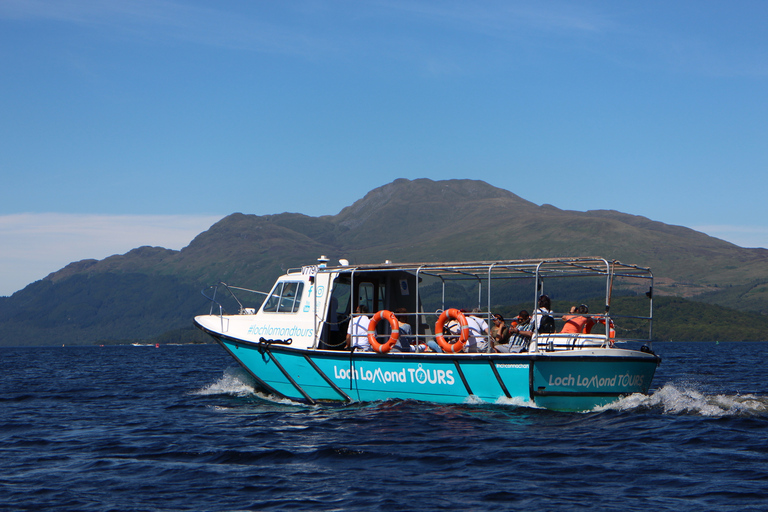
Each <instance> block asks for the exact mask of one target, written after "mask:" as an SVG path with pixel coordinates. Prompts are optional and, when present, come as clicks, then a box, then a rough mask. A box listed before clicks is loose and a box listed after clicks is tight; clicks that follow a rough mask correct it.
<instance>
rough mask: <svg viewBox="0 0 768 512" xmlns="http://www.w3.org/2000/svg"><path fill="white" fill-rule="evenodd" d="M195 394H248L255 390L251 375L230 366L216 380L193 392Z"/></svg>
mask: <svg viewBox="0 0 768 512" xmlns="http://www.w3.org/2000/svg"><path fill="white" fill-rule="evenodd" d="M195 394H196V395H231V396H250V395H256V394H257V391H256V388H255V387H254V385H253V381H252V379H251V377H250V376H249V375H248V374H247V373H246V372H245V371H244V370H243V369H242V368H237V367H231V368H227V369H226V370H224V375H222V376H221V378H220V379H219V380H217V381H216V382H214V383H212V384H209V385H208V386H206V387H204V388H203V389H200V390H198V391H196V392H195Z"/></svg>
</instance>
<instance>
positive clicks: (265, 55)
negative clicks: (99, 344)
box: [0, 0, 768, 295]
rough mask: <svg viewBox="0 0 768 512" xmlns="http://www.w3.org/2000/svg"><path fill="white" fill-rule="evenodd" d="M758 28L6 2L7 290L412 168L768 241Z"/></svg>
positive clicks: (486, 4) (355, 192) (510, 15)
mask: <svg viewBox="0 0 768 512" xmlns="http://www.w3.org/2000/svg"><path fill="white" fill-rule="evenodd" d="M766 25H768V3H767V2H763V1H739V2H724V1H706V0H696V1H677V2H661V1H658V2H656V1H644V2H609V1H599V2H590V1H556V0H555V1H549V2H518V1H493V0H489V1H482V2H479V1H478V2H464V1H456V2H451V1H444V2H432V1H410V2H405V1H387V0H382V1H370V2H366V1H328V2H321V1H301V0H298V1H295V2H271V1H270V2H267V1H250V0H249V1H244V0H240V1H237V0H235V1H228V2H196V1H187V0H178V1H165V0H136V1H126V0H113V1H108V0H105V1H97V0H2V1H0V69H1V70H2V72H0V112H2V115H0V175H1V176H2V187H0V295H9V294H11V293H13V292H14V291H16V290H18V289H21V288H23V287H24V286H25V285H26V284H28V283H30V282H32V281H34V280H37V279H41V278H43V277H45V276H46V275H47V274H48V273H50V272H53V271H55V270H58V269H59V268H61V267H63V266H64V265H65V264H67V263H69V262H71V261H76V260H80V259H85V258H97V259H101V258H104V257H106V256H109V255H111V254H121V253H124V252H126V251H128V250H130V249H131V248H133V247H137V246H140V245H161V246H164V247H169V248H173V249H180V248H182V247H184V246H185V245H186V244H188V243H189V241H190V240H191V239H192V238H193V237H194V236H195V235H196V234H197V233H199V232H201V231H203V230H205V229H207V228H208V227H209V226H210V225H211V224H212V223H214V222H215V221H216V220H218V219H220V218H222V217H224V216H225V215H228V214H230V213H233V212H243V213H254V214H259V215H262V214H272V213H280V212H284V211H291V212H300V213H304V214H307V215H327V214H336V213H338V212H339V211H340V210H341V209H342V208H343V207H344V206H347V205H349V204H351V203H352V202H354V201H355V200H357V199H359V198H361V197H363V196H364V195H365V193H366V192H368V191H369V190H371V189H373V188H375V187H378V186H381V185H384V184H386V183H389V182H391V181H393V180H394V179H397V178H409V179H416V178H423V177H426V178H431V179H435V180H438V179H450V178H474V179H480V180H483V181H486V182H488V183H490V184H492V185H494V186H497V187H501V188H505V189H507V190H510V191H512V192H514V193H516V194H518V195H520V196H522V197H523V198H525V199H528V200H530V201H533V202H534V203H537V204H543V203H549V204H553V205H555V206H557V207H558V208H562V209H570V210H580V211H585V210H590V209H615V210H619V211H622V212H626V213H631V214H636V215H643V216H646V217H649V218H651V219H654V220H658V221H661V222H665V223H668V224H677V225H684V226H688V227H692V228H694V229H698V230H700V231H704V232H706V233H708V234H711V235H713V236H717V237H718V238H722V239H725V240H728V241H731V242H734V243H736V244H738V245H741V246H745V247H768V215H766V214H768V207H767V206H766V201H765V198H764V197H763V196H764V195H765V194H766V192H767V191H768V172H766V171H768V33H766V30H765V27H766ZM639 263H642V262H639Z"/></svg>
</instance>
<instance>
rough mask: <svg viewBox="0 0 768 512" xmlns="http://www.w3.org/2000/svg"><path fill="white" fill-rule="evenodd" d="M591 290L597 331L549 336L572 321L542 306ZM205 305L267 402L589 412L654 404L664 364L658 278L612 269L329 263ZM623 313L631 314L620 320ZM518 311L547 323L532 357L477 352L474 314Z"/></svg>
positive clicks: (221, 292) (535, 335)
mask: <svg viewBox="0 0 768 512" xmlns="http://www.w3.org/2000/svg"><path fill="white" fill-rule="evenodd" d="M545 287H546V288H545ZM579 288H584V292H583V293H585V294H589V293H594V295H591V296H593V297H594V296H598V297H599V302H600V304H599V309H600V310H601V311H600V313H599V314H593V315H591V318H592V321H593V322H599V323H597V324H596V332H577V333H572V332H571V333H568V332H556V331H558V330H559V329H557V328H556V329H555V332H544V329H543V328H542V327H541V326H542V325H543V324H545V323H546V322H542V319H546V318H545V317H547V316H549V317H551V319H553V320H554V322H553V323H555V324H563V322H565V321H567V320H568V318H569V317H568V316H567V314H565V313H557V312H552V311H545V310H544V311H542V310H537V307H538V305H539V300H540V298H541V297H542V296H551V297H554V298H557V297H563V298H566V297H572V296H576V294H577V293H578V292H577V291H575V290H578V289H579ZM203 293H204V295H205V296H206V297H207V298H208V299H210V310H209V311H208V313H207V314H203V315H199V316H196V317H195V318H194V324H195V325H196V326H197V327H198V328H200V329H201V330H203V331H204V332H206V333H207V334H209V335H210V336H212V337H213V338H214V339H215V340H216V341H217V342H218V343H219V344H220V345H221V346H222V347H223V348H224V349H225V350H226V351H227V352H229V354H230V355H231V356H232V357H233V358H234V359H235V360H236V361H237V362H238V363H239V364H240V365H241V366H242V367H243V368H244V369H245V370H246V371H247V372H248V373H249V374H250V375H251V376H252V377H253V379H254V381H255V383H256V384H257V386H258V387H259V388H260V389H261V390H262V391H264V392H265V393H268V394H269V395H272V396H274V397H276V398H280V399H288V400H291V401H295V402H299V403H304V404H323V403H341V404H344V403H351V402H371V401H381V400H417V401H426V402H437V403H454V404H455V403H484V402H485V403H507V404H515V405H520V406H530V407H537V408H546V409H552V410H559V411H586V410H591V409H593V408H595V407H599V406H604V405H607V404H609V403H611V402H614V401H616V400H618V399H620V398H621V397H624V396H627V395H631V394H634V393H643V394H647V393H648V392H649V388H650V385H651V382H652V380H653V376H654V373H655V371H656V368H657V366H658V365H659V364H660V362H661V358H660V357H659V356H658V355H656V354H655V353H654V352H653V350H652V346H651V339H652V326H653V274H652V272H651V270H650V269H648V268H645V267H641V266H637V265H630V264H624V263H621V262H619V261H616V260H609V259H604V258H600V257H569V258H544V259H522V260H498V261H478V262H453V263H451V262H441V263H393V262H391V261H385V262H384V263H381V264H365V265H359V264H350V263H349V262H348V261H346V260H339V264H338V265H329V259H328V258H326V257H325V256H322V257H321V258H320V259H319V260H318V261H317V262H315V263H313V264H311V265H306V266H303V267H301V268H295V269H289V270H288V271H286V272H285V274H284V275H282V276H280V277H279V278H278V279H277V281H276V282H275V284H274V286H273V287H272V289H271V290H270V291H269V292H259V291H256V290H251V289H248V288H242V287H236V286H231V285H228V284H226V283H223V282H222V283H219V284H217V285H215V286H212V287H210V288H208V289H206V290H204V291H203ZM598 294H599V295H598ZM615 294H616V295H617V298H614V297H613V295H615ZM603 297H604V301H603ZM225 299H226V300H225ZM227 301H229V302H230V303H231V305H229V304H227ZM612 301H613V302H616V301H620V302H622V304H624V303H627V304H630V305H632V306H631V307H629V308H628V311H627V312H622V311H618V310H617V308H616V307H612ZM646 302H647V304H646ZM520 303H522V304H523V305H529V306H528V308H527V310H529V312H530V313H531V314H533V315H534V318H535V317H536V315H538V317H539V318H538V319H537V320H535V321H534V322H532V327H531V332H530V340H529V341H528V346H527V350H524V351H520V352H515V351H510V352H498V351H497V350H498V348H497V346H496V345H495V344H494V343H493V341H492V340H490V339H489V335H488V334H483V336H482V338H481V341H482V343H478V344H477V345H476V347H482V348H481V349H477V351H472V352H470V351H468V348H467V342H468V339H469V335H468V334H467V333H468V330H467V324H468V323H469V321H468V318H469V317H470V315H472V314H473V315H475V317H479V319H480V320H483V321H485V322H486V324H487V325H490V324H491V321H492V320H493V318H494V317H495V316H496V315H498V311H502V310H503V309H504V308H505V307H506V308H507V310H509V308H510V307H512V305H514V304H520ZM505 304H506V305H505ZM359 305H363V306H365V307H364V308H358V306H359ZM462 305H463V306H472V307H471V310H473V311H474V313H469V312H465V311H466V308H465V310H462V308H461V307H462ZM366 310H367V311H368V312H369V313H367V314H365V313H357V312H356V311H366ZM394 311H399V312H400V313H399V314H398V315H395V314H393V312H394ZM363 314H365V316H366V317H370V315H371V314H373V317H372V318H371V319H370V321H369V320H368V319H367V318H366V319H365V320H366V322H367V323H369V327H368V331H367V339H366V340H365V341H367V342H368V344H370V346H371V347H372V349H371V350H360V349H359V347H356V346H353V347H352V348H347V346H346V332H347V328H348V327H347V326H348V324H349V322H350V321H355V319H358V318H359V317H360V316H361V315H363ZM397 318H401V319H402V318H405V319H406V322H407V323H408V324H409V326H410V328H411V333H412V338H411V340H412V344H410V345H409V347H410V350H412V351H407V352H406V351H405V350H406V349H402V350H400V351H398V350H397V348H396V347H398V346H399V345H398V342H400V340H399V334H400V328H399V326H400V324H399V323H398V321H397ZM451 322H453V323H454V327H455V326H456V324H458V327H459V330H458V331H453V334H454V336H453V338H451V336H450V335H451V333H450V332H447V331H445V326H446V324H447V323H451ZM477 323H482V322H477ZM550 331H552V329H550ZM638 333H640V334H638ZM622 334H626V336H622ZM428 347H433V348H436V349H437V350H436V351H433V350H430V349H429V348H428ZM437 347H440V348H437Z"/></svg>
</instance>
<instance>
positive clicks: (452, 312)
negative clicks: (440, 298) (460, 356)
mask: <svg viewBox="0 0 768 512" xmlns="http://www.w3.org/2000/svg"><path fill="white" fill-rule="evenodd" d="M449 318H452V319H453V320H456V321H457V322H459V325H460V326H461V335H460V336H459V341H457V342H456V343H453V344H451V343H448V342H447V341H445V337H443V326H444V325H445V321H446V320H448V319H449ZM467 340H469V325H468V324H467V319H466V318H465V317H464V313H462V312H461V311H459V310H458V309H455V308H451V309H446V310H445V311H443V312H442V314H441V315H440V318H438V319H437V323H435V341H436V342H437V344H438V345H440V348H442V349H443V351H445V352H452V353H456V352H461V351H462V349H463V348H464V344H465V343H466V342H467Z"/></svg>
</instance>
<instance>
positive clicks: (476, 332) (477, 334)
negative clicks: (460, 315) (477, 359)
mask: <svg viewBox="0 0 768 512" xmlns="http://www.w3.org/2000/svg"><path fill="white" fill-rule="evenodd" d="M466 319H467V327H469V339H468V340H467V345H466V346H465V347H464V350H465V351H466V352H485V349H486V348H487V347H488V341H487V338H486V336H487V335H488V323H487V322H486V321H485V320H483V319H482V318H481V317H480V309H479V308H475V309H473V310H472V313H470V314H468V315H467V316H466Z"/></svg>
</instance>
